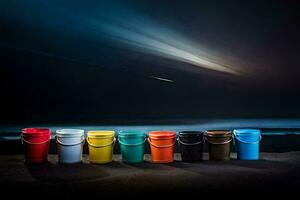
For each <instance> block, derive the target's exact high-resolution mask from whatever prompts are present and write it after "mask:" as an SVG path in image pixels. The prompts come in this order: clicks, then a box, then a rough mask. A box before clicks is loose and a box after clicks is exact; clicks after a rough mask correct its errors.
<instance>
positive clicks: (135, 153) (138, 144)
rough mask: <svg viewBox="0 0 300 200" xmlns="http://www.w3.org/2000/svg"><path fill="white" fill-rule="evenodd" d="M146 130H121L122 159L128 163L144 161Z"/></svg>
mask: <svg viewBox="0 0 300 200" xmlns="http://www.w3.org/2000/svg"><path fill="white" fill-rule="evenodd" d="M145 141H146V134H145V132H144V131H120V132H119V143H120V148H121V154H122V161H123V162H126V163H141V162H143V161H144V144H145Z"/></svg>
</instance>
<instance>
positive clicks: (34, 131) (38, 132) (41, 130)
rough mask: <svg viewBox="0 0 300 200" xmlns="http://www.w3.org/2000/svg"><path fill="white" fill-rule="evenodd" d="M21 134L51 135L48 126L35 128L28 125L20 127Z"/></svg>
mask: <svg viewBox="0 0 300 200" xmlns="http://www.w3.org/2000/svg"><path fill="white" fill-rule="evenodd" d="M21 132H22V135H24V136H49V135H51V130H50V128H40V127H38V128H36V127H28V128H23V129H22V131H21Z"/></svg>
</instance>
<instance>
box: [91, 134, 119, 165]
mask: <svg viewBox="0 0 300 200" xmlns="http://www.w3.org/2000/svg"><path fill="white" fill-rule="evenodd" d="M86 140H87V143H88V144H89V154H90V162H91V163H97V164H103V163H109V162H111V161H112V155H113V149H114V143H115V140H116V139H115V132H114V131H89V132H88V133H87V138H86Z"/></svg>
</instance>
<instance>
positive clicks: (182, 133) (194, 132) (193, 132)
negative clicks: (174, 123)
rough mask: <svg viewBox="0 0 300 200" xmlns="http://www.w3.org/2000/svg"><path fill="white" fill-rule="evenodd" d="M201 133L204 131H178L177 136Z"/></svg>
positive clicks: (198, 134) (191, 135) (201, 134)
mask: <svg viewBox="0 0 300 200" xmlns="http://www.w3.org/2000/svg"><path fill="white" fill-rule="evenodd" d="M203 135H204V131H180V132H179V134H178V136H179V137H193V136H195V137H197V136H201V137H203Z"/></svg>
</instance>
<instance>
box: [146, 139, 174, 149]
mask: <svg viewBox="0 0 300 200" xmlns="http://www.w3.org/2000/svg"><path fill="white" fill-rule="evenodd" d="M147 140H148V142H149V144H151V145H152V146H154V147H157V148H168V147H172V146H174V145H175V141H174V143H173V144H169V145H164V146H159V145H156V144H153V143H152V142H151V139H150V138H147Z"/></svg>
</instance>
